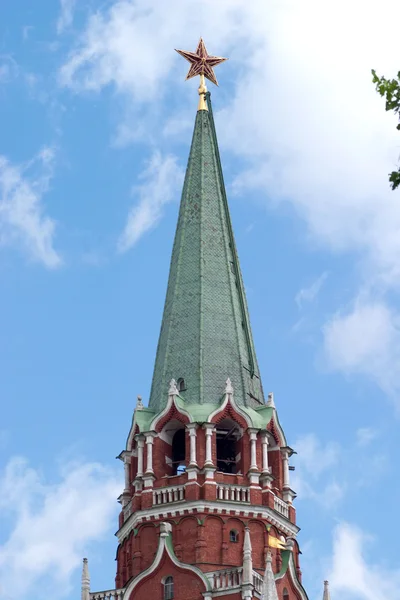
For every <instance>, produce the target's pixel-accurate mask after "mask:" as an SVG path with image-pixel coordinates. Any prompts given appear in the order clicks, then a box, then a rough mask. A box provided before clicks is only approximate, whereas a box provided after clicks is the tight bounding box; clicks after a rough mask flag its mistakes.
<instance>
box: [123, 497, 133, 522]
mask: <svg viewBox="0 0 400 600" xmlns="http://www.w3.org/2000/svg"><path fill="white" fill-rule="evenodd" d="M123 511H124V521H126V520H127V519H129V517H130V516H131V514H132V500H129V502H128V504H127V505H126V506H125V507H124V509H123Z"/></svg>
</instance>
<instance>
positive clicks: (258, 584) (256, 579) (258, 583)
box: [253, 571, 264, 594]
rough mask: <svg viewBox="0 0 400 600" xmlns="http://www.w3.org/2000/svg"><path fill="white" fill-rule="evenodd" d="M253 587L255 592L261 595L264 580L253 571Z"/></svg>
mask: <svg viewBox="0 0 400 600" xmlns="http://www.w3.org/2000/svg"><path fill="white" fill-rule="evenodd" d="M253 585H254V589H255V590H256V592H258V593H259V594H262V593H263V589H264V580H263V578H262V576H261V575H260V573H257V571H253Z"/></svg>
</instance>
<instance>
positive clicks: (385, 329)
mask: <svg viewBox="0 0 400 600" xmlns="http://www.w3.org/2000/svg"><path fill="white" fill-rule="evenodd" d="M323 334H324V350H325V355H326V358H327V361H328V364H329V365H330V366H331V367H332V368H333V369H337V370H341V371H343V372H345V373H349V374H350V373H361V374H364V375H367V376H368V377H370V378H371V379H373V380H374V381H376V383H377V384H378V385H379V386H380V387H381V388H382V389H383V390H384V391H385V392H386V393H388V394H390V395H391V396H392V397H393V398H394V399H395V401H396V402H398V401H399V391H400V318H399V315H398V314H397V313H395V312H394V311H392V310H391V309H390V308H389V307H388V306H387V305H386V304H385V303H384V302H379V301H376V302H374V301H370V300H357V302H356V303H355V305H354V307H353V308H352V309H351V310H350V311H349V312H348V313H346V314H337V315H335V316H334V317H333V318H332V319H331V321H330V322H329V323H327V324H326V326H325V328H324V331H323Z"/></svg>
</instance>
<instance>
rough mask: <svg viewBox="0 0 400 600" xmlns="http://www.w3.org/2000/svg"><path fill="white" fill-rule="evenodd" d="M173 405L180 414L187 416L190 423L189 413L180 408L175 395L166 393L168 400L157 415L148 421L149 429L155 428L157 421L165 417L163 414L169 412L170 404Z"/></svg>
mask: <svg viewBox="0 0 400 600" xmlns="http://www.w3.org/2000/svg"><path fill="white" fill-rule="evenodd" d="M173 405H174V406H175V408H176V410H177V411H178V412H179V413H180V414H181V415H185V417H187V418H188V421H189V423H190V421H191V417H190V414H189V413H188V412H187V411H186V410H185V409H184V408H181V407H180V406H179V405H178V404H177V402H176V395H175V394H169V395H168V402H167V404H166V406H165V408H164V410H163V411H162V412H161V413H159V414H158V415H156V416H155V417H154V419H153V420H152V422H151V423H150V429H153V430H155V429H156V427H157V425H158V423H159V422H160V421H161V420H162V419H163V418H164V417H165V415H167V414H168V413H169V411H170V410H171V408H172V406H173Z"/></svg>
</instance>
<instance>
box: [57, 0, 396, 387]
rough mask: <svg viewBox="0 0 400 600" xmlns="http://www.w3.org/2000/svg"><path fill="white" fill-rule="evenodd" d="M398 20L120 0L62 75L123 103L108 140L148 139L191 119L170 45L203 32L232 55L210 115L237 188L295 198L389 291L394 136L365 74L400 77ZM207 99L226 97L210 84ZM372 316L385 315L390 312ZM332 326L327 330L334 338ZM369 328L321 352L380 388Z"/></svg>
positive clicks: (368, 281)
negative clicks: (237, 162) (234, 159)
mask: <svg viewBox="0 0 400 600" xmlns="http://www.w3.org/2000/svg"><path fill="white" fill-rule="evenodd" d="M210 12H212V15H213V18H212V19H210V18H209V14H210ZM360 14H362V15H363V18H362V19H361V20H360ZM388 15H390V16H391V18H390V19H388V17H387V16H388ZM399 19H400V4H399V3H398V2H397V0H382V2H381V3H380V4H379V9H377V8H376V6H375V5H374V4H373V3H365V2H363V1H362V0H353V1H352V2H350V3H349V2H348V1H347V0H337V1H336V2H333V1H327V2H322V3H321V2H320V1H319V0H304V1H303V2H301V3H299V2H298V0H285V1H283V2H282V1H278V0H271V1H270V2H264V1H262V0H254V1H253V2H251V3H249V2H247V1H246V0H219V2H218V3H216V2H215V1H214V0H193V1H192V2H186V1H184V0H171V1H170V2H168V3H164V2H159V0H135V1H134V0H116V1H114V2H113V3H112V4H111V6H109V7H108V8H105V9H103V10H97V11H96V12H95V13H93V14H92V15H91V16H90V18H89V19H88V22H87V25H86V27H85V29H84V31H83V32H82V35H81V37H80V38H79V42H78V44H77V45H76V46H75V47H74V48H73V49H72V50H71V53H70V55H69V57H68V59H67V60H66V62H65V64H64V65H63V67H62V68H61V70H60V82H61V83H62V84H63V85H65V86H68V87H71V88H72V89H74V90H75V91H78V92H79V91H84V92H85V91H88V90H91V91H97V92H99V91H101V90H102V89H103V88H105V87H108V86H110V87H111V88H113V90H114V91H115V93H116V94H115V95H116V96H118V102H121V99H125V100H126V105H127V106H128V107H129V109H128V108H127V109H126V111H124V110H122V111H121V115H122V117H121V121H122V122H121V124H120V126H119V129H118V133H117V140H116V143H119V144H120V145H121V144H126V143H130V142H132V141H135V140H137V139H138V138H140V137H142V131H143V127H144V125H145V128H146V129H147V131H148V137H149V138H150V139H151V141H152V143H153V144H155V145H157V140H158V136H163V132H165V131H168V132H169V135H170V136H171V138H170V139H172V138H173V136H174V135H175V133H174V132H177V133H176V135H177V136H178V137H179V136H180V135H181V133H182V127H184V123H183V121H185V120H186V114H187V113H186V112H185V111H186V108H185V109H184V108H182V109H180V111H179V114H180V115H181V116H182V115H184V117H183V116H182V123H179V120H178V121H177V119H176V117H177V115H176V113H175V112H174V111H173V108H172V107H176V104H175V102H174V103H172V102H171V104H170V103H169V102H168V98H169V97H170V96H171V93H174V94H175V100H177V99H178V100H179V103H180V104H183V103H184V102H185V101H186V97H187V96H189V95H190V102H191V103H192V104H191V106H193V105H194V103H195V99H194V96H195V90H194V88H195V85H196V83H195V82H193V81H192V82H189V83H188V84H186V88H183V83H181V79H182V78H183V76H184V73H185V68H186V66H185V64H184V63H182V62H179V61H180V58H179V57H178V56H177V55H176V54H175V53H174V52H173V48H174V47H176V46H178V47H186V48H188V49H190V48H194V47H195V44H196V41H197V38H198V35H199V32H201V33H202V35H203V36H204V38H205V40H206V42H207V45H208V48H209V50H210V51H211V52H213V53H216V54H223V55H227V56H229V57H230V58H231V60H230V62H229V63H227V64H226V65H222V66H221V67H220V71H219V72H220V76H219V79H220V81H221V83H222V85H224V76H223V74H222V69H226V71H225V73H226V74H227V75H225V81H229V82H231V81H232V80H233V81H234V83H233V89H232V90H228V91H229V95H228V96H227V97H228V98H229V99H228V101H227V102H226V103H225V107H224V109H223V110H220V111H219V113H218V114H217V115H216V121H217V129H218V135H219V140H220V143H221V145H222V146H223V148H224V150H225V151H226V150H229V151H231V152H232V153H234V154H236V155H237V156H238V157H239V158H240V159H242V160H244V164H245V165H246V167H245V169H244V170H243V171H242V172H239V173H238V176H237V178H236V181H235V189H237V190H244V189H245V190H246V192H248V190H249V189H255V190H256V191H257V196H258V198H260V197H261V198H263V197H264V202H265V204H266V205H268V204H270V203H271V202H273V203H275V204H276V203H279V202H288V203H291V205H292V206H293V207H294V209H295V211H296V213H297V214H298V215H299V216H300V218H302V219H303V221H304V223H305V224H306V226H307V230H308V232H309V234H310V236H311V237H312V239H313V242H314V244H315V242H317V244H320V245H322V246H324V247H326V248H328V249H331V250H332V251H334V252H352V253H354V254H355V255H356V256H357V259H358V264H359V265H360V268H359V269H358V274H359V276H360V278H361V279H362V285H364V284H365V285H366V286H369V287H371V286H373V285H375V286H376V287H375V289H377V288H379V289H380V291H381V292H382V291H385V290H387V289H395V290H398V289H399V286H400V263H399V261H398V256H399V254H400V211H399V199H398V198H399V195H398V193H393V192H391V191H390V190H389V184H388V181H387V174H388V173H389V171H391V170H392V169H393V168H394V166H395V164H396V162H397V158H398V157H397V154H398V145H399V139H400V138H399V133H398V132H397V131H396V129H395V124H396V119H395V117H394V116H393V115H391V114H389V113H386V112H385V106H384V100H383V99H382V98H380V97H379V96H378V95H377V93H376V92H375V89H374V86H373V84H372V81H371V72H370V71H371V68H376V69H377V70H378V73H384V74H386V75H388V76H393V75H394V74H395V73H397V71H398V60H397V37H398V36H397V23H398V21H399ZM231 69H233V70H234V77H232V71H231ZM172 72H173V73H172ZM228 85H230V84H228ZM190 86H192V87H190ZM185 89H186V90H187V91H184V90H185ZM213 92H214V90H213ZM215 97H216V102H215V104H216V105H217V104H218V103H219V105H221V102H220V97H221V96H220V92H219V91H215ZM169 107H171V109H170V110H169ZM139 110H140V112H138V111H139ZM171 112H172V113H173V114H172V115H171ZM138 114H140V115H141V117H140V119H139V118H138V117H137V116H136V115H138ZM127 115H128V116H129V125H127V123H126V118H127ZM132 115H135V116H136V121H135V120H134V119H133V122H132ZM171 123H172V125H171ZM232 124H234V126H232ZM185 127H186V125H185ZM356 285H358V282H357V281H356ZM310 293H311V292H310ZM311 295H312V293H311ZM299 300H300V301H304V300H305V298H304V296H303V295H300V297H299ZM372 312H374V311H372ZM374 316H375V318H378V316H377V313H376V311H375V315H374ZM381 318H383V319H386V325H388V322H389V320H390V321H392V322H393V320H396V319H397V317H396V315H394V314H392V315H390V318H389V317H388V316H386V317H385V316H384V315H383V314H382V315H381ZM354 321H355V320H354V319H353V320H352V319H350V320H348V324H349V325H351V326H354V325H355V323H354ZM342 324H344V321H343V322H342ZM338 327H339V325H338ZM338 327H336V328H334V327H333V324H330V325H329V327H327V329H326V331H327V332H328V333H330V335H331V338H332V336H335V334H336V337H338ZM365 329H366V335H367V340H366V341H365V340H360V341H359V342H356V343H354V340H350V341H351V346H352V348H349V349H346V348H345V347H342V348H341V350H340V352H342V353H343V355H344V356H342V357H341V356H340V352H339V353H337V352H336V351H335V348H334V347H333V346H332V347H329V348H328V350H329V352H332V360H333V362H336V363H337V364H338V366H339V363H341V365H342V367H343V366H345V365H346V364H347V366H348V367H349V366H351V365H350V363H352V364H353V367H355V368H356V369H357V370H358V371H359V372H362V373H364V374H367V375H368V376H369V377H372V378H373V379H374V380H375V381H377V383H378V384H379V385H381V386H382V387H383V389H384V390H385V391H387V389H388V387H393V382H392V383H391V384H390V385H389V386H388V385H387V384H386V383H385V379H386V377H387V376H388V379H389V380H393V379H394V378H395V375H394V374H393V371H392V372H391V373H387V372H386V373H385V372H384V369H383V366H384V364H385V365H386V366H388V365H389V366H392V367H393V366H397V365H398V360H397V347H398V344H397V342H395V338H396V336H395V335H394V334H393V332H392V331H391V332H389V329H390V326H389V327H388V329H387V330H386V332H385V333H384V335H385V334H386V335H387V336H389V338H388V337H387V338H386V340H387V341H389V342H390V344H389V346H386V347H384V344H383V342H382V340H377V343H378V346H379V347H380V352H381V354H384V355H385V357H386V358H385V360H384V361H382V360H381V359H379V358H377V356H376V354H377V353H376V351H374V349H373V348H371V346H370V347H369V349H368V348H367V347H366V345H367V342H368V340H370V339H371V336H372V337H374V338H376V335H375V333H376V332H375V333H374V332H373V331H371V325H370V324H368V323H367V324H366V327H365ZM368 336H370V337H369V338H368ZM347 337H349V336H347ZM331 338H330V339H331ZM330 339H328V340H327V342H328V343H329V342H330ZM337 343H339V342H337ZM333 345H334V340H333ZM392 351H394V352H395V354H394V355H392V354H391V353H392ZM364 352H366V353H367V355H370V356H371V357H372V359H373V360H372V363H371V365H368V361H367V360H366V359H365V356H364V354H363V353H364ZM360 353H361V354H360ZM377 362H379V365H377ZM342 367H340V368H342ZM397 372H399V369H397ZM395 384H396V385H395V387H397V382H395Z"/></svg>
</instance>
